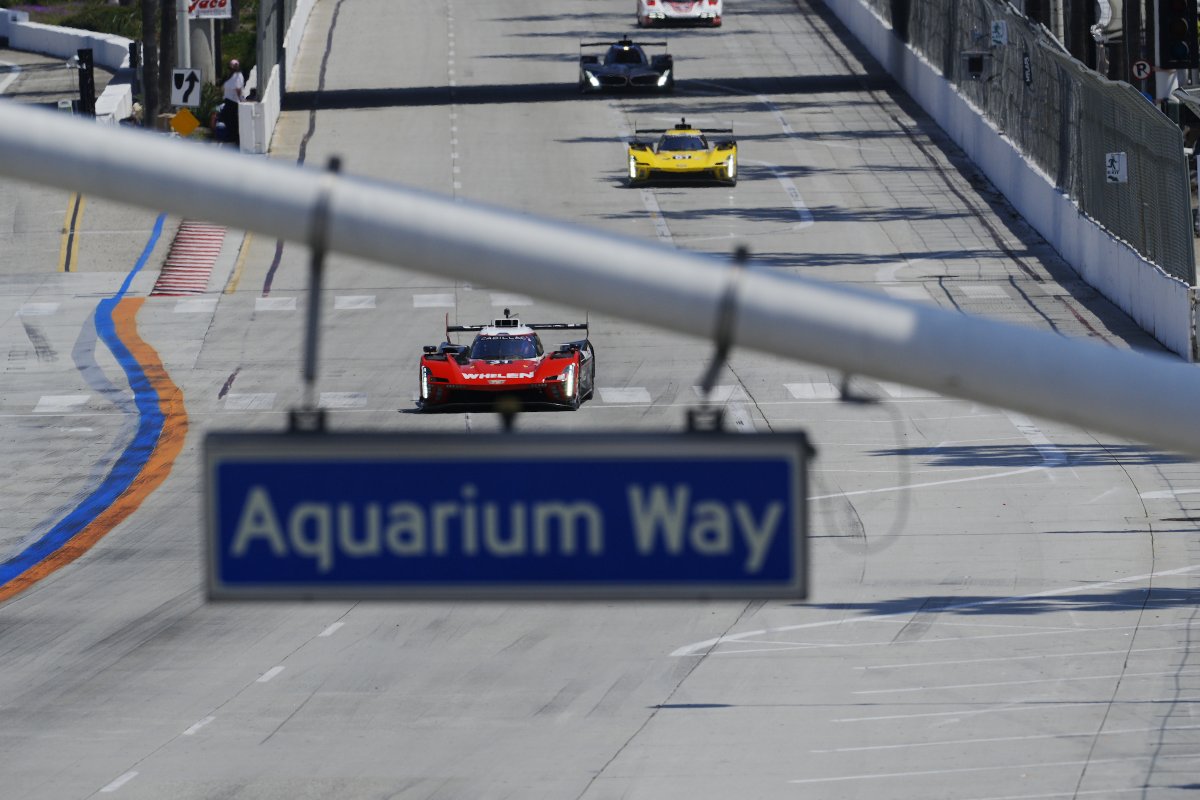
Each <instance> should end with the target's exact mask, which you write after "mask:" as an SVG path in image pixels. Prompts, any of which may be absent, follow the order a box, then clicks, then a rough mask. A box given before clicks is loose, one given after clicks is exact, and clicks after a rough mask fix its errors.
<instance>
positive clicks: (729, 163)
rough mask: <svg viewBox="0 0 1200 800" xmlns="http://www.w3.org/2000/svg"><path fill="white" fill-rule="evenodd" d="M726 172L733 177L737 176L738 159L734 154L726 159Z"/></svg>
mask: <svg viewBox="0 0 1200 800" xmlns="http://www.w3.org/2000/svg"><path fill="white" fill-rule="evenodd" d="M725 174H726V175H728V176H729V177H730V178H731V179H732V178H735V177H737V160H736V159H735V158H734V157H733V156H730V157H729V158H727V159H725Z"/></svg>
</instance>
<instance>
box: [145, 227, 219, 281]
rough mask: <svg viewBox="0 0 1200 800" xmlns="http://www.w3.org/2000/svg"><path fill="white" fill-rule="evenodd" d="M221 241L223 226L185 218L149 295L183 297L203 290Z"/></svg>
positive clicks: (209, 276)
mask: <svg viewBox="0 0 1200 800" xmlns="http://www.w3.org/2000/svg"><path fill="white" fill-rule="evenodd" d="M224 242H225V228H224V227H223V226H221V225H213V224H211V223H208V222H193V221H191V220H184V221H183V223H182V224H180V226H179V232H178V233H176V234H175V241H174V242H172V243H171V251H170V252H169V253H168V254H167V260H166V263H165V264H163V268H162V271H161V272H160V273H159V274H158V280H157V281H155V282H154V290H153V291H151V292H150V295H151V296H152V297H154V296H157V297H164V296H165V297H186V296H189V295H196V294H204V293H205V291H207V289H208V281H209V278H211V277H212V271H213V265H215V264H216V263H217V257H218V256H219V255H220V254H221V245H222V244H224Z"/></svg>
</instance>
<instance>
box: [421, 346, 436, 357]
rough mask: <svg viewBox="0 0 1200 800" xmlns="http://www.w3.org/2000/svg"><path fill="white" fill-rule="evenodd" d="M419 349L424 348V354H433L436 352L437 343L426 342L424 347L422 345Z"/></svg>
mask: <svg viewBox="0 0 1200 800" xmlns="http://www.w3.org/2000/svg"><path fill="white" fill-rule="evenodd" d="M421 349H422V350H424V351H425V352H426V354H428V355H433V354H434V353H436V352H437V345H435V344H427V345H425V346H424V347H422V348H421Z"/></svg>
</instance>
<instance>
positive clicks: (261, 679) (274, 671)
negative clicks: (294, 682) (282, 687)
mask: <svg viewBox="0 0 1200 800" xmlns="http://www.w3.org/2000/svg"><path fill="white" fill-rule="evenodd" d="M283 669H284V668H283V667H271V668H270V669H269V670H267V671H266V672H264V673H263V674H262V675H259V676H258V680H256V681H255V683H266V682H267V681H269V680H271V679H272V678H274V677H275V676H276V675H278V674H279V673H281V672H283Z"/></svg>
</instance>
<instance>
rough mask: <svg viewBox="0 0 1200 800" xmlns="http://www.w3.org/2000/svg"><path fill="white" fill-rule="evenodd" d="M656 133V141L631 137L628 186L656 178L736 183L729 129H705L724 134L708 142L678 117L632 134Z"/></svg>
mask: <svg viewBox="0 0 1200 800" xmlns="http://www.w3.org/2000/svg"><path fill="white" fill-rule="evenodd" d="M646 133H658V134H661V136H659V139H658V142H657V144H653V145H652V144H651V143H650V142H648V141H642V140H640V139H637V138H635V139H634V140H633V141H632V142H630V143H629V185H630V186H639V185H642V184H646V183H650V182H657V181H663V182H665V181H687V182H691V181H697V182H698V181H705V182H707V181H716V182H717V183H720V184H724V185H726V186H736V185H737V141H736V140H735V139H734V138H733V128H709V130H708V133H715V134H724V135H723V136H721V137H720V138H717V137H714V138H713V139H712V140H711V141H710V140H709V138H708V137H707V136H706V135H705V134H704V133H703V132H701V131H700V130H699V129H698V128H694V127H692V126H691V125H689V124H688V121H687V120H686V119H681V120H679V124H678V125H676V126H675V127H674V128H667V129H650V128H639V129H637V130H636V131H635V134H637V135H638V136H641V135H642V134H646Z"/></svg>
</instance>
